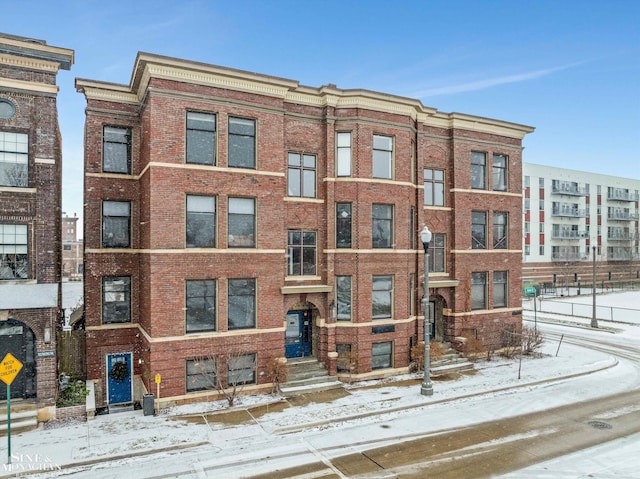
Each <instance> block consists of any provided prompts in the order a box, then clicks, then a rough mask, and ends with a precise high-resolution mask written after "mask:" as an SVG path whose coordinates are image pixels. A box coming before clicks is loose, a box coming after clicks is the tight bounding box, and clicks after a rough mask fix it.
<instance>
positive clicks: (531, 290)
mask: <svg viewBox="0 0 640 479" xmlns="http://www.w3.org/2000/svg"><path fill="white" fill-rule="evenodd" d="M524 294H526V295H527V296H535V295H536V288H524Z"/></svg>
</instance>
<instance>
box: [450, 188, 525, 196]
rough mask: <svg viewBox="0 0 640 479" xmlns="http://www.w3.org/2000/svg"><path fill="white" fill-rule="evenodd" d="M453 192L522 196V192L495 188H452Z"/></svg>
mask: <svg viewBox="0 0 640 479" xmlns="http://www.w3.org/2000/svg"><path fill="white" fill-rule="evenodd" d="M449 191H450V192H451V193H470V194H479V195H498V196H513V197H516V198H522V193H509V192H508V191H494V190H476V189H468V188H451V190H449Z"/></svg>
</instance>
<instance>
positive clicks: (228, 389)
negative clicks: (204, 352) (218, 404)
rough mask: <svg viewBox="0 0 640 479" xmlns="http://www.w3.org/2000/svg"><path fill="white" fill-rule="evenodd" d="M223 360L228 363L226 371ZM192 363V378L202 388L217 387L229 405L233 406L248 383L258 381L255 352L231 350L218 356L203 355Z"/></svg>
mask: <svg viewBox="0 0 640 479" xmlns="http://www.w3.org/2000/svg"><path fill="white" fill-rule="evenodd" d="M225 359H226V361H224V360H225ZM223 362H226V364H227V369H226V371H224V370H223V368H222V366H221V364H222V363H223ZM191 363H192V365H193V368H194V369H195V371H194V372H195V374H194V375H193V377H192V379H191V380H192V381H194V382H197V384H198V387H199V388H201V389H215V390H216V391H217V392H218V394H219V395H220V396H222V397H223V398H224V399H225V400H226V401H227V404H228V405H229V407H232V406H233V404H234V402H235V399H236V398H237V397H238V396H239V395H240V394H241V393H242V390H243V389H244V387H245V386H246V385H247V384H252V383H255V381H256V369H257V364H256V355H255V354H246V353H242V352H229V353H227V354H222V355H217V356H216V355H209V356H201V357H199V358H196V359H194V360H193V361H192V362H191ZM225 373H226V374H225ZM225 376H226V377H225Z"/></svg>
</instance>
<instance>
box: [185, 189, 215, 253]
mask: <svg viewBox="0 0 640 479" xmlns="http://www.w3.org/2000/svg"><path fill="white" fill-rule="evenodd" d="M186 232H187V248H215V246H216V199H215V197H213V196H194V195H189V196H187V224H186Z"/></svg>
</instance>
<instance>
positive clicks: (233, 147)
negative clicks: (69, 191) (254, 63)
mask: <svg viewBox="0 0 640 479" xmlns="http://www.w3.org/2000/svg"><path fill="white" fill-rule="evenodd" d="M131 78H132V79H131V81H130V83H129V85H120V84H112V83H107V82H102V81H96V80H88V79H77V80H76V88H77V90H78V91H79V92H81V93H83V94H84V96H85V98H86V101H87V108H86V125H85V126H86V127H85V135H86V137H85V212H84V225H85V226H84V240H85V264H86V267H85V278H84V280H85V313H86V330H87V352H88V353H87V370H88V378H89V379H95V380H96V393H97V405H98V406H99V405H100V404H101V403H102V404H116V403H127V402H131V401H132V400H139V399H140V395H141V394H142V392H143V386H144V388H146V389H150V386H153V384H149V383H153V378H154V377H155V375H156V374H160V377H161V389H160V396H161V398H163V400H164V401H166V403H167V404H169V403H181V402H189V401H195V400H198V399H200V398H202V397H204V396H205V395H209V396H210V391H209V392H207V391H206V389H210V388H211V386H210V384H208V383H207V380H208V377H207V375H211V374H215V375H217V377H218V378H221V379H222V382H223V383H224V382H225V381H227V380H228V379H229V378H231V377H236V378H238V377H239V378H241V382H243V383H249V384H252V385H250V386H247V387H248V388H250V389H260V388H264V387H266V386H269V384H268V383H269V382H270V381H271V379H270V377H269V374H268V365H269V362H270V361H271V360H272V359H274V358H280V357H288V358H295V357H300V356H311V357H315V358H317V360H318V361H320V362H322V363H324V364H325V365H326V366H327V367H328V369H329V371H330V372H331V373H332V374H336V369H337V357H338V356H339V355H340V356H342V357H345V356H347V355H351V356H352V357H354V358H355V359H356V360H355V361H354V362H355V364H356V370H355V371H354V375H355V376H356V377H359V378H368V377H379V376H383V375H389V374H395V373H398V372H403V371H407V368H408V366H409V363H410V347H411V345H412V344H414V343H416V342H417V341H419V339H420V338H421V337H422V321H423V319H422V318H423V317H422V312H421V311H420V300H421V296H422V287H421V285H422V280H423V277H422V264H423V261H422V260H423V250H422V245H421V243H420V240H419V231H420V229H422V225H423V224H428V226H429V228H430V229H431V231H432V232H433V233H434V239H433V241H432V243H431V250H430V251H431V266H430V270H431V271H432V272H431V274H430V290H431V291H430V298H429V299H430V305H431V308H432V316H431V317H435V328H434V336H435V338H436V339H438V340H440V341H449V340H451V339H452V338H454V337H455V336H459V335H461V334H463V333H465V332H466V333H468V334H473V335H476V336H477V337H478V338H479V339H481V340H482V341H484V342H485V343H487V344H492V345H499V344H500V342H501V341H502V334H503V330H505V329H511V330H519V329H520V327H521V278H520V276H521V266H522V217H521V216H522V139H523V137H524V136H525V135H526V134H527V133H530V132H532V131H533V128H531V127H528V126H523V125H519V124H514V123H509V122H504V121H498V120H492V119H487V118H481V117H476V116H470V115H464V114H457V113H451V114H449V113H442V112H439V111H437V110H435V109H433V108H429V107H425V106H423V105H422V104H421V103H420V101H418V100H415V99H411V98H403V97H398V96H393V95H388V94H383V93H377V92H373V91H367V90H360V89H355V90H343V89H339V88H337V87H336V86H335V85H325V86H322V87H319V88H315V87H308V86H303V85H300V84H299V83H298V82H296V81H293V80H288V79H283V78H277V77H272V76H267V75H261V74H255V73H249V72H245V71H239V70H234V69H230V68H223V67H219V66H214V65H208V64H202V63H196V62H192V61H187V60H181V59H175V58H167V57H163V56H158V55H154V54H147V53H139V54H138V56H137V58H136V62H135V67H134V69H133V74H132V77H131ZM232 356H233V359H234V361H231V357H232ZM117 363H121V364H119V365H117V367H116V366H115V365H116V364H117ZM254 365H255V367H254ZM116 369H118V371H117V374H114V372H115V371H116ZM338 374H340V371H338ZM151 389H152V392H155V387H152V388H151ZM203 390H205V391H203Z"/></svg>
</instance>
